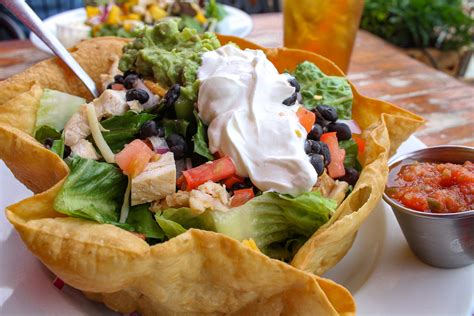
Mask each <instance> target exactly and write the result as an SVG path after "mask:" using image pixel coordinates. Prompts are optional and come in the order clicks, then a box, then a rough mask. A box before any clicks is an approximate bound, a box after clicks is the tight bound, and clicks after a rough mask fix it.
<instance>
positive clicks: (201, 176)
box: [183, 156, 235, 191]
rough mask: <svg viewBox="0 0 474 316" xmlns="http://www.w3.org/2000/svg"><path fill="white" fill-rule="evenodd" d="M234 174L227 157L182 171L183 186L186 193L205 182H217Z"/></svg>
mask: <svg viewBox="0 0 474 316" xmlns="http://www.w3.org/2000/svg"><path fill="white" fill-rule="evenodd" d="M234 174H235V165H234V163H233V162H232V159H230V157H228V156H226V157H223V158H220V159H217V160H214V161H212V162H208V163H205V164H203V165H200V166H198V167H196V168H192V169H189V170H185V171H183V176H184V179H185V186H186V190H188V191H191V190H192V189H194V188H197V187H198V186H200V185H201V184H203V183H205V182H207V181H213V182H218V181H221V180H224V179H227V178H229V177H230V176H232V175H234Z"/></svg>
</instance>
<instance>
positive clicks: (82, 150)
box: [71, 139, 100, 160]
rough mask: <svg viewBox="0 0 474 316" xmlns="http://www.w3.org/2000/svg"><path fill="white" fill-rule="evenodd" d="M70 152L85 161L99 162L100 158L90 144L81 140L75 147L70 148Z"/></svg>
mask: <svg viewBox="0 0 474 316" xmlns="http://www.w3.org/2000/svg"><path fill="white" fill-rule="evenodd" d="M71 150H72V151H73V152H74V153H75V154H76V155H78V156H80V157H82V158H87V159H93V160H99V158H100V156H99V155H98V154H97V152H96V151H95V148H94V145H92V143H91V142H89V141H87V140H85V139H81V140H79V142H77V143H76V144H75V145H73V146H71Z"/></svg>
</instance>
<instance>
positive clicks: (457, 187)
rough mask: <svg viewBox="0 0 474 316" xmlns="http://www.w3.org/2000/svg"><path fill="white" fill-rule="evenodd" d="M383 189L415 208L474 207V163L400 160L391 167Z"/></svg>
mask: <svg viewBox="0 0 474 316" xmlns="http://www.w3.org/2000/svg"><path fill="white" fill-rule="evenodd" d="M386 193H387V194H388V196H389V197H391V198H392V199H394V200H396V201H398V202H399V203H401V204H402V205H404V206H406V207H408V208H410V209H412V210H415V211H421V212H431V213H457V212H463V211H470V210H473V209H474V164H473V163H472V162H470V161H466V162H465V163H464V164H462V165H461V164H454V163H434V162H418V161H403V163H401V164H399V165H398V166H396V167H395V168H393V169H392V170H391V171H390V176H389V182H388V184H387V189H386Z"/></svg>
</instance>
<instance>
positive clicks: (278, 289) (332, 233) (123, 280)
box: [0, 36, 423, 315]
mask: <svg viewBox="0 0 474 316" xmlns="http://www.w3.org/2000/svg"><path fill="white" fill-rule="evenodd" d="M220 38H221V41H222V42H223V43H226V42H228V41H232V42H234V43H236V44H238V45H239V46H240V47H241V48H260V49H263V48H261V47H259V46H257V45H255V44H253V43H250V42H247V41H244V40H241V39H239V38H234V37H224V36H222V37H220ZM125 42H126V40H123V39H118V38H98V39H93V40H89V41H86V42H83V43H81V44H79V45H78V46H77V47H76V48H75V49H74V53H73V54H74V55H75V58H76V59H77V60H78V62H79V63H80V64H81V65H82V66H83V67H84V68H85V70H86V71H87V72H88V73H89V74H90V75H91V76H92V78H94V80H95V81H96V82H97V83H98V81H99V75H100V74H101V73H106V72H107V70H108V68H109V67H110V65H111V63H112V61H113V57H114V56H117V55H120V53H121V47H122V46H123V45H124V43H125ZM263 50H265V52H266V53H267V55H268V57H269V59H270V60H271V61H272V62H273V63H274V64H275V66H276V67H277V68H278V69H279V70H280V71H283V70H286V69H289V70H291V69H294V68H295V67H296V65H297V64H298V63H299V62H301V61H303V60H309V61H312V62H314V63H315V64H317V65H318V66H319V67H320V68H321V69H322V70H323V71H324V72H325V73H327V74H334V75H342V72H341V71H340V70H339V69H338V68H337V67H336V66H335V65H334V64H333V63H332V62H330V61H329V60H327V59H324V58H323V57H320V56H318V55H316V54H312V53H309V52H304V51H298V50H290V49H284V48H281V49H268V50H266V49H263ZM44 88H50V89H56V90H60V91H64V92H67V93H71V94H74V95H78V96H82V97H86V98H87V99H90V95H89V94H88V92H87V91H86V89H85V87H84V86H83V85H82V84H81V83H80V82H79V81H78V79H77V78H75V77H74V76H72V74H71V73H70V72H69V70H68V69H66V68H65V66H64V65H62V64H61V62H59V61H58V60H56V59H51V60H47V61H43V62H41V63H39V64H37V65H35V66H33V67H32V68H30V69H28V70H26V71H25V72H24V73H21V74H18V75H16V76H13V77H12V78H10V79H8V80H6V81H3V82H0V104H1V105H0V158H1V159H3V160H4V161H5V162H6V164H7V165H8V166H9V168H10V169H11V170H12V172H13V174H14V175H15V176H16V177H17V178H18V179H19V180H20V181H21V182H23V183H24V184H25V185H26V186H27V187H28V188H30V189H31V190H32V191H33V192H35V193H39V194H37V195H35V196H33V197H31V198H29V199H26V200H24V201H22V202H19V203H17V204H15V205H12V206H9V207H8V208H7V210H6V214H7V217H8V219H9V220H10V222H11V223H12V224H13V225H14V226H15V228H16V230H17V231H18V232H19V234H20V236H21V238H22V239H23V241H24V242H25V244H26V245H27V247H28V248H29V249H30V250H31V251H32V252H33V253H34V254H35V255H36V256H37V257H38V258H39V259H40V260H41V261H42V262H43V263H44V264H45V265H46V266H47V267H48V268H49V269H50V270H51V271H53V272H54V273H55V274H56V275H58V276H59V277H60V278H62V279H63V280H64V281H65V282H66V283H67V284H70V285H72V286H73V287H76V288H78V289H80V290H82V291H84V292H85V293H86V295H87V296H88V297H89V298H91V299H94V300H97V301H102V302H104V303H105V304H106V305H107V306H109V307H110V308H111V309H114V310H116V311H120V312H122V313H130V312H133V311H138V312H141V313H143V314H145V315H148V314H149V315H152V314H163V315H201V314H211V315H221V314H236V315H239V314H240V315H261V314H268V315H280V314H281V315H315V314H321V315H323V314H324V315H326V314H327V315H332V314H334V315H335V314H347V315H351V314H354V313H355V303H354V300H353V298H352V296H351V295H350V293H349V292H348V291H347V290H346V289H345V288H343V287H342V286H340V285H337V284H336V283H334V282H332V281H329V280H326V279H323V278H320V277H318V276H316V275H319V274H322V273H324V272H325V271H326V270H328V269H329V268H331V267H332V266H334V265H335V264H336V263H337V262H338V261H339V260H340V259H341V258H342V257H343V256H344V255H345V253H346V252H347V251H348V250H349V248H350V246H351V245H352V242H353V239H354V237H355V234H356V232H357V229H358V228H359V226H360V225H361V223H362V222H363V221H364V220H365V218H366V217H367V216H368V215H369V214H370V212H371V211H372V210H373V209H374V207H375V205H376V203H377V202H378V201H379V200H380V197H381V194H382V190H383V188H384V186H385V182H386V178H387V173H388V168H387V159H388V157H389V155H390V154H391V153H393V152H394V151H395V150H396V148H397V147H398V146H399V145H400V144H401V142H403V141H404V140H405V139H406V138H407V137H408V136H409V135H410V134H411V133H412V132H413V131H415V130H416V128H418V127H419V126H420V125H421V124H422V123H423V119H421V118H420V117H418V116H416V115H414V114H411V113H409V112H407V111H405V110H403V109H401V108H398V107H396V106H394V105H392V104H389V103H386V102H383V101H378V100H373V99H369V98H366V97H363V96H361V95H359V94H358V92H357V90H356V89H355V88H354V87H353V92H354V107H353V116H354V118H355V119H356V120H357V122H358V123H359V124H360V125H361V127H362V128H363V129H364V130H365V131H364V135H363V136H364V138H365V140H366V147H365V152H364V155H363V157H362V163H363V165H364V170H363V172H362V174H361V177H360V180H359V182H358V183H357V185H356V187H355V188H354V191H353V192H352V193H351V194H350V195H349V197H348V198H347V199H346V200H345V201H344V202H343V203H342V204H341V206H340V207H339V208H338V209H337V212H336V214H335V215H334V216H333V217H332V218H331V220H330V221H329V222H328V223H327V224H326V225H324V226H323V227H322V228H320V229H319V230H318V231H317V232H316V233H315V234H314V235H313V236H312V237H311V238H310V240H308V241H307V242H306V244H305V245H304V246H303V247H302V248H301V249H300V251H299V252H298V253H297V255H296V256H295V258H294V259H293V261H292V262H291V265H288V264H285V263H283V262H280V261H277V260H273V259H270V258H268V257H266V256H264V255H262V254H261V253H259V252H257V251H254V250H252V249H249V248H247V247H245V246H244V245H242V244H241V243H239V242H238V241H235V240H233V239H231V238H228V237H226V236H224V235H221V234H217V233H213V232H207V231H200V230H195V229H192V230H189V231H187V232H186V233H184V234H182V235H180V236H178V237H176V238H173V239H171V240H170V241H167V242H165V243H162V244H158V245H154V246H149V245H147V244H146V243H145V242H144V241H143V240H141V239H140V238H138V237H136V236H135V235H133V234H131V233H129V232H127V231H124V230H122V229H119V228H117V227H115V226H112V225H101V224H97V223H95V222H91V221H84V220H81V219H76V218H70V217H65V216H64V215H62V214H59V213H57V212H55V211H54V210H53V201H54V198H55V196H56V194H57V192H58V190H59V189H60V187H61V185H62V183H63V179H64V178H65V176H66V175H67V173H68V168H67V165H66V164H65V163H64V162H63V161H62V160H61V159H60V158H59V157H58V156H57V155H55V154H53V153H51V152H50V151H49V150H47V149H45V148H43V147H42V145H41V144H39V143H38V142H37V141H35V140H34V139H33V138H32V137H31V133H32V131H33V128H34V122H35V116H36V109H37V107H38V101H39V98H40V97H41V92H42V89H44ZM14 109H18V110H17V111H16V110H14ZM313 273H314V274H316V275H314V274H313Z"/></svg>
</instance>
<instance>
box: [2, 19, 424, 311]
mask: <svg viewBox="0 0 474 316" xmlns="http://www.w3.org/2000/svg"><path fill="white" fill-rule="evenodd" d="M74 55H75V58H76V59H77V60H78V61H79V63H80V64H81V65H82V66H83V67H84V68H85V70H86V71H87V72H88V73H89V74H91V76H92V77H93V79H94V80H95V81H96V82H97V84H100V85H101V86H102V90H103V91H102V93H101V95H100V96H99V97H98V98H96V99H91V98H90V96H89V95H88V94H87V92H86V91H85V89H84V87H83V86H82V85H81V84H80V83H79V82H78V81H77V79H76V78H74V77H73V75H72V74H70V73H68V72H67V71H64V69H62V68H61V65H60V64H59V63H58V62H57V61H55V60H50V61H46V62H44V63H40V64H38V65H36V66H34V67H33V68H30V69H29V70H27V71H26V72H25V73H23V74H20V75H18V76H15V77H13V78H11V79H9V80H7V81H5V82H2V83H0V86H2V88H3V89H1V90H0V103H1V104H2V105H1V106H0V140H1V144H2V146H0V157H1V158H2V159H3V160H4V161H5V162H6V164H7V165H8V166H9V167H10V169H11V170H12V171H13V173H14V174H15V176H16V177H17V178H18V179H19V180H20V181H22V182H23V183H25V184H26V185H27V186H28V187H30V188H31V189H32V190H33V191H35V192H37V193H39V194H37V195H35V196H34V197H32V198H30V199H27V200H24V201H22V202H19V203H17V204H15V205H12V206H10V207H8V208H7V217H8V218H9V220H10V221H11V222H12V224H13V225H14V226H15V228H16V229H17V230H18V232H19V233H20V235H21V237H22V239H23V240H24V242H25V243H26V245H27V246H28V247H29V249H30V250H31V251H32V252H33V253H35V255H37V256H38V257H39V258H40V259H41V261H42V262H43V263H44V264H46V265H47V266H48V268H49V269H51V270H52V271H53V272H54V273H55V274H57V275H58V276H59V277H60V278H61V279H63V280H64V281H65V282H66V283H68V284H71V285H72V286H74V287H76V288H79V289H81V290H82V291H84V292H85V293H86V295H87V296H88V297H90V298H91V299H94V300H99V301H103V302H104V303H105V304H107V306H109V307H111V308H113V309H114V310H118V311H121V312H133V311H135V310H138V311H140V312H142V313H144V314H157V313H161V314H170V313H190V312H193V313H237V312H240V313H241V314H259V313H260V314H261V313H265V312H268V313H270V314H272V313H275V314H282V313H283V314H285V313H286V314H308V313H309V312H308V311H311V313H309V314H312V313H314V312H315V311H318V313H321V314H336V313H348V314H350V313H353V312H354V301H353V298H352V297H351V296H350V294H348V292H347V290H345V289H344V288H342V287H341V286H338V285H337V284H334V283H333V282H331V281H328V280H326V279H323V278H319V277H316V276H315V275H314V274H322V273H324V272H325V271H326V270H328V269H329V268H331V267H332V266H333V265H334V264H336V263H337V262H338V261H339V260H340V259H341V258H342V257H343V256H344V254H345V253H346V252H347V251H348V249H349V248H350V246H351V244H352V241H353V239H354V237H355V234H356V232H357V229H358V227H359V226H360V225H361V223H362V222H363V221H364V219H365V218H366V217H367V216H368V215H369V214H370V212H371V211H372V210H373V209H374V207H375V204H376V203H377V202H378V201H379V199H380V197H381V194H382V192H383V188H384V186H385V183H386V179H387V173H388V169H387V159H388V156H389V154H390V152H393V151H395V149H396V148H397V147H398V145H399V144H400V143H401V142H403V140H405V139H406V138H407V137H408V136H409V134H410V133H412V132H413V131H414V130H415V129H416V128H417V127H418V126H420V125H421V124H422V122H423V120H422V119H421V118H419V117H417V116H415V115H413V114H411V113H409V112H407V111H405V110H402V109H400V108H397V107H395V106H393V105H391V104H388V103H385V102H382V101H377V100H373V99H369V98H365V97H363V96H361V95H359V94H358V93H357V91H356V90H355V89H354V88H353V87H352V86H351V85H350V83H349V82H348V81H347V80H346V79H345V78H344V77H343V76H342V73H341V72H340V71H339V70H338V69H337V67H335V66H334V64H332V63H331V62H330V61H328V60H326V59H324V58H322V57H319V56H318V55H315V54H312V53H308V52H304V51H298V50H289V49H284V48H281V49H264V48H262V47H258V46H257V45H255V44H252V43H250V42H246V41H244V40H241V39H238V38H233V37H232V38H231V37H224V36H217V35H215V34H212V33H204V34H198V33H197V32H196V31H195V30H192V29H189V28H184V29H182V30H181V29H180V28H179V26H178V23H177V22H176V21H175V20H169V21H165V22H162V23H159V24H157V25H155V26H154V27H152V28H144V29H143V30H142V31H141V33H140V34H139V35H138V36H137V38H136V39H135V40H133V41H126V40H124V39H118V38H101V39H95V40H91V41H87V42H84V43H82V44H80V45H79V46H78V47H77V48H76V51H75V52H74ZM18 109H21V111H22V113H21V114H20V113H19V112H18ZM33 137H34V138H35V139H34V138H33ZM32 156H34V159H33V158H32ZM270 258H273V259H278V260H273V259H270ZM282 261H284V262H287V263H289V264H287V263H284V262H282ZM124 267H126V269H124ZM295 268H297V269H295ZM307 272H311V273H307ZM312 273H314V274H312ZM203 302H204V303H203Z"/></svg>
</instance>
